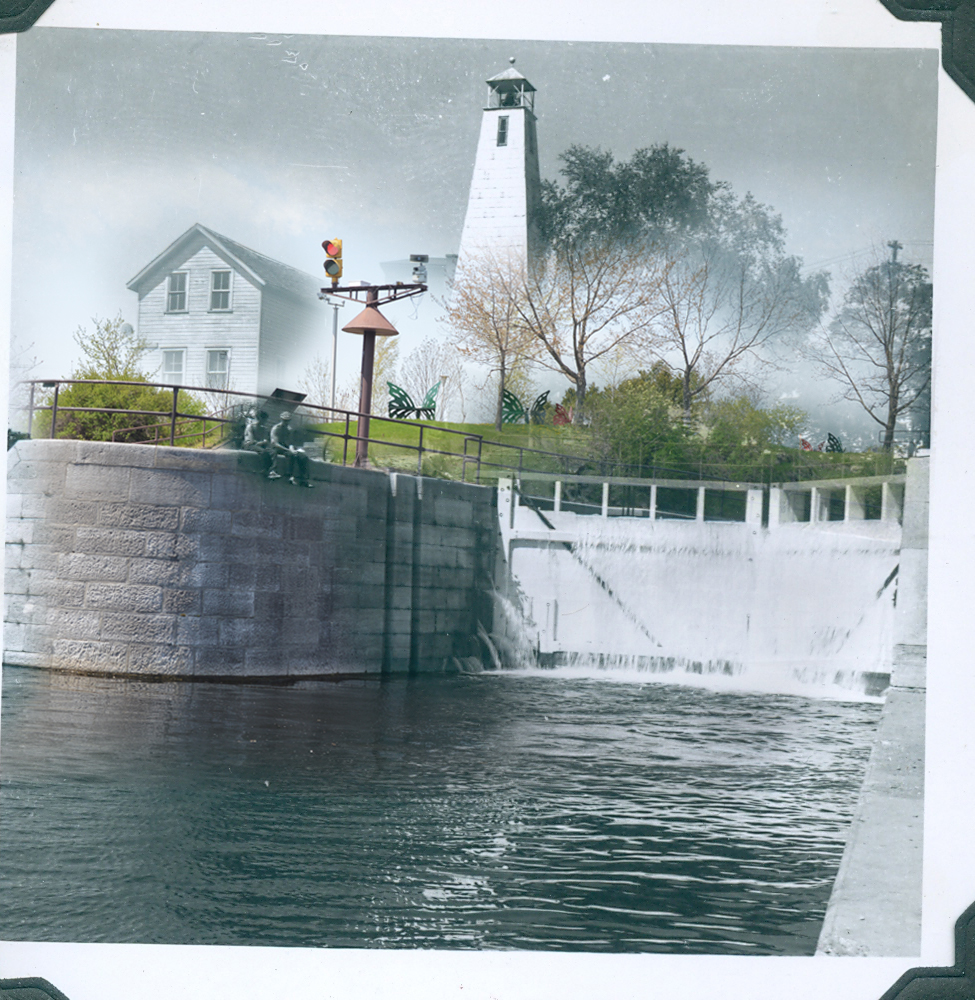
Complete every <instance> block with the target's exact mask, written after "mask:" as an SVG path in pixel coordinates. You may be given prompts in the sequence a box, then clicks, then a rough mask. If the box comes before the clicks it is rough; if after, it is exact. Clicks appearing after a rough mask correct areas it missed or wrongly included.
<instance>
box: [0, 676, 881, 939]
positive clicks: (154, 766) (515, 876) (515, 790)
mask: <svg viewBox="0 0 975 1000" xmlns="http://www.w3.org/2000/svg"><path fill="white" fill-rule="evenodd" d="M3 713H4V714H3V746H2V761H3V775H2V779H3V780H2V787H0V838H2V841H3V846H4V850H3V852H2V854H0V895H2V897H3V899H4V908H3V912H2V914H0V936H2V937H5V938H8V939H15V940H16V939H30V940H73V941H141V942H160V943H199V944H275V945H302V946H322V945H328V946H333V947H438V948H450V947H462V948H535V949H573V950H591V951H617V952H619V951H662V952H677V953H688V954H690V953H722V954H809V953H811V952H812V950H813V949H814V947H815V942H816V937H817V935H818V932H819V927H820V925H821V922H822V918H823V914H824V912H825V907H826V903H827V900H828V897H829V892H830V888H831V885H832V881H833V878H834V877H835V874H836V870H837V867H838V864H839V860H840V856H841V854H842V850H843V843H844V840H845V836H846V832H847V829H848V826H849V823H850V819H851V816H852V812H853V808H854V805H855V802H856V797H857V792H858V788H859V784H860V781H861V779H862V775H863V771H864V768H865V765H866V760H867V756H868V754H869V749H870V744H871V740H872V737H873V735H874V733H875V727H876V723H877V720H878V718H879V706H878V705H876V704H870V703H862V704H856V703H851V704H844V703H840V702H834V701H825V700H815V699H809V698H798V697H789V696H781V695H755V694H744V693H730V692H712V691H706V690H700V689H689V688H678V687H667V686H663V685H657V684H642V685H636V684H632V685H622V684H618V683H604V682H600V681H599V680H598V679H593V678H573V677H558V676H554V675H549V676H545V675H535V676H520V677H515V676H513V675H510V674H490V675H482V676H477V677H458V678H450V679H443V678H437V679H434V678H428V679H415V680H410V681H406V680H398V681H389V682H385V683H382V684H380V683H352V682H349V683H341V684H323V683H304V684H298V685H295V686H294V687H258V686H253V687H252V686H241V687H234V686H224V685H192V684H184V685H166V684H160V685H134V684H131V683H129V682H125V681H109V680H94V679H81V678H71V679H67V678H57V677H55V676H51V675H46V674H43V673H41V672H34V671H28V670H18V669H10V668H8V669H5V671H4V702H3Z"/></svg>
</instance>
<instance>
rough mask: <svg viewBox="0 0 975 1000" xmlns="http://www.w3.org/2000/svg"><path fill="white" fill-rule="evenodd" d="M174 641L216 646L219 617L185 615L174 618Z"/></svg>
mask: <svg viewBox="0 0 975 1000" xmlns="http://www.w3.org/2000/svg"><path fill="white" fill-rule="evenodd" d="M176 642H177V643H178V644H179V645H181V646H194V647H195V646H218V645H219V644H220V619H219V618H208V617H204V616H199V615H186V617H185V618H184V617H178V618H177V619H176Z"/></svg>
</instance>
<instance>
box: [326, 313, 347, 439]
mask: <svg viewBox="0 0 975 1000" xmlns="http://www.w3.org/2000/svg"><path fill="white" fill-rule="evenodd" d="M329 305H330V306H331V307H332V391H331V396H330V398H329V402H328V405H329V409H331V410H334V409H335V368H336V365H337V364H338V356H339V310H340V309H341V308H343V307H344V306H345V303H344V302H342V301H341V300H339V299H332V300H331V301H330V302H329ZM332 419H333V420H334V419H335V415H334V414H332Z"/></svg>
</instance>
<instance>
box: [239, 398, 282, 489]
mask: <svg viewBox="0 0 975 1000" xmlns="http://www.w3.org/2000/svg"><path fill="white" fill-rule="evenodd" d="M244 450H245V451H253V452H254V453H255V454H256V455H258V457H259V458H260V460H261V471H262V472H263V473H264V475H265V476H267V478H268V479H280V478H281V476H280V474H279V473H277V472H275V471H274V469H273V465H274V451H273V450H272V448H271V428H270V427H268V425H267V413H266V412H265V411H264V410H261V411H260V413H258V412H257V411H256V410H251V411H250V413H248V414H247V426H246V427H245V428H244Z"/></svg>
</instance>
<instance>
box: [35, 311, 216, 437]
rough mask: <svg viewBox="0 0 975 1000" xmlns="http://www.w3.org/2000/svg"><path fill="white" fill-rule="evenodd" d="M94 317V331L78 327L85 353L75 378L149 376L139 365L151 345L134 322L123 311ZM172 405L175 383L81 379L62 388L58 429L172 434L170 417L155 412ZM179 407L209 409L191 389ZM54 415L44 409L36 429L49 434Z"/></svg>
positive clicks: (70, 433)
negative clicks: (111, 316)
mask: <svg viewBox="0 0 975 1000" xmlns="http://www.w3.org/2000/svg"><path fill="white" fill-rule="evenodd" d="M92 323H93V324H94V330H93V331H92V332H91V333H89V332H88V330H87V329H85V328H83V327H79V328H78V330H77V331H76V332H75V335H74V339H75V342H76V343H77V344H78V346H79V347H80V348H81V351H82V355H83V359H82V361H81V363H80V364H79V365H78V367H76V368H75V370H74V371H73V372H72V373H71V378H73V379H79V380H105V381H123V382H148V378H147V376H146V374H145V373H144V372H143V371H142V370H141V368H140V365H139V362H140V361H141V360H142V358H143V357H144V356H145V354H146V353H147V351H148V350H149V348H148V345H147V344H146V342H145V341H144V340H143V339H141V338H140V337H137V336H136V335H135V333H134V332H133V330H132V327H131V326H130V325H129V324H128V323H124V322H123V321H122V317H121V314H120V315H118V316H116V317H115V319H98V318H94V319H93V320H92ZM72 407H77V408H80V411H75V410H72V409H71V408H72ZM172 407H173V394H172V391H171V390H169V389H156V388H154V387H153V386H150V385H107V384H105V382H104V381H96V382H92V381H78V382H76V383H74V384H70V385H67V386H65V387H63V388H61V389H59V391H58V419H57V427H56V433H57V436H58V437H59V438H81V439H82V440H86V441H111V440H112V433H113V431H115V432H122V431H127V433H120V434H119V435H118V440H120V441H126V442H135V441H155V440H157V439H162V440H166V433H168V427H169V423H170V417H169V416H162V415H159V416H154V415H153V414H169V413H171V412H172ZM92 408H95V409H102V410H106V409H107V410H116V411H119V412H115V413H93V412H90V410H91V409H92ZM179 410H180V412H181V413H183V414H191V415H194V416H195V415H202V414H203V413H204V407H203V405H202V404H201V403H200V402H199V401H198V400H195V399H193V398H192V397H191V396H189V395H188V394H186V393H184V394H181V395H180V397H179ZM84 411H89V412H84ZM132 411H147V412H145V413H138V412H132ZM51 419H52V415H51V412H50V411H49V410H45V411H42V412H40V413H39V414H38V415H37V417H36V418H35V433H37V434H39V435H40V436H43V437H46V436H48V435H49V434H50V429H51ZM133 428H139V429H138V430H135V429H133ZM199 429H200V428H199V427H198V426H194V427H191V428H187V427H181V428H180V429H179V432H180V433H192V432H193V431H194V430H199ZM194 443H199V442H198V441H194Z"/></svg>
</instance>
